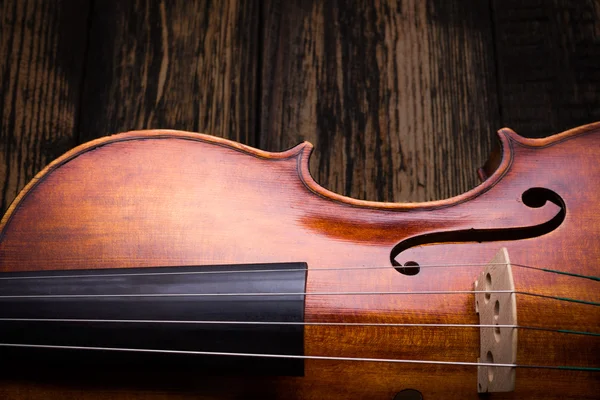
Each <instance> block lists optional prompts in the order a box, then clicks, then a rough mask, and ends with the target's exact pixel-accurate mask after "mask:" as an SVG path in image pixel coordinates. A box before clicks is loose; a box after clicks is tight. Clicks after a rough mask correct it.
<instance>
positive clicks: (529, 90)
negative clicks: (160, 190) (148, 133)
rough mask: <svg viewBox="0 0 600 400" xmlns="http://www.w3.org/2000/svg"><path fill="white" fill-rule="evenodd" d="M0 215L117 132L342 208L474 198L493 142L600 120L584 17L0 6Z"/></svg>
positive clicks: (364, 2)
mask: <svg viewBox="0 0 600 400" xmlns="http://www.w3.org/2000/svg"><path fill="white" fill-rule="evenodd" d="M0 21H1V27H0V34H1V35H0V113H1V118H0V211H4V210H6V208H7V207H8V205H9V204H10V202H11V201H12V200H13V199H14V197H15V195H16V194H17V192H18V191H19V190H20V189H21V188H22V187H23V186H24V185H25V184H26V183H27V182H28V181H29V180H30V179H31V178H32V177H33V176H34V175H35V174H36V173H37V172H38V171H39V170H40V169H41V168H43V167H44V166H45V165H46V164H47V163H48V162H49V161H51V160H52V159H54V158H56V157H58V156H60V155H61V154H62V153H64V152H65V151H67V150H69V149H70V148H73V147H74V146H76V145H77V144H80V143H82V142H85V141H88V140H90V139H93V138H97V137H100V136H104V135H108V134H112V133H117V132H122V131H126V130H131V129H144V128H171V129H182V130H189V131H195V132H204V133H209V134H213V135H218V136H223V137H227V138H231V139H235V140H237V141H241V142H243V143H246V144H250V145H252V146H255V147H259V148H262V149H266V150H272V151H278V150H284V149H286V148H289V147H291V146H293V145H295V144H297V143H299V142H300V141H302V140H309V141H311V142H312V143H313V144H314V145H315V146H316V150H315V153H314V155H313V158H312V160H311V171H312V173H313V174H314V176H315V178H316V179H317V181H318V182H320V183H321V184H322V185H323V186H325V187H327V188H328V189H330V190H333V191H336V192H338V193H342V194H345V195H350V196H353V197H356V198H359V199H369V200H380V201H423V200H431V199H440V198H446V197H449V196H453V195H456V194H459V193H461V192H464V191H466V190H468V189H470V188H472V187H474V186H475V185H477V184H478V180H477V175H476V169H477V168H478V167H479V166H481V165H482V164H483V163H484V161H485V160H486V158H487V155H488V153H489V151H490V149H491V146H492V143H493V142H494V141H495V131H496V130H497V129H499V128H501V127H503V126H508V127H511V128H513V129H515V130H516V131H517V132H518V133H520V134H522V135H523V136H528V137H540V136H547V135H549V134H552V133H557V132H560V131H563V130H565V129H568V128H571V127H574V126H577V125H581V124H585V123H589V122H593V121H598V120H600V0H429V1H425V0H404V1H399V0H398V1H391V0H390V1H388V0H381V1H369V0H361V1H344V0H335V1H318V0H293V1H281V0H280V1H276V0H267V1H259V0H247V1H241V0H223V1H210V0H197V1H196V0H173V1H166V0H163V1H159V0H156V1H154V0H0Z"/></svg>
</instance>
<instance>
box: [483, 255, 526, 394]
mask: <svg viewBox="0 0 600 400" xmlns="http://www.w3.org/2000/svg"><path fill="white" fill-rule="evenodd" d="M499 290H510V291H511V292H510V293H492V292H493V291H499ZM514 290H515V283H514V281H513V276H512V269H511V265H510V260H509V258H508V252H507V250H506V248H504V247H503V248H502V249H501V250H500V251H499V252H498V253H497V254H496V256H495V257H494V258H493V259H492V260H491V261H490V262H489V263H488V265H487V266H486V267H485V268H484V270H483V272H481V273H480V274H479V277H478V278H477V280H476V281H475V291H478V292H481V293H475V311H476V312H477V313H478V314H479V324H480V325H513V327H506V328H500V327H490V328H487V327H480V328H479V332H480V354H479V358H478V359H477V362H479V363H490V364H515V363H516V360H517V328H516V325H517V302H516V296H515V293H514ZM485 292H488V293H485ZM515 375H516V371H515V367H493V366H485V365H480V366H478V367H477V382H478V383H477V391H478V392H479V393H487V392H511V391H513V390H514V389H515Z"/></svg>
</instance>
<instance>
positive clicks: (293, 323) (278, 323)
mask: <svg viewBox="0 0 600 400" xmlns="http://www.w3.org/2000/svg"><path fill="white" fill-rule="evenodd" d="M0 322H67V323H114V324H121V323H133V324H174V325H177V324H182V325H275V326H340V327H342V326H362V327H391V328H415V327H423V328H514V329H524V330H536V331H545V332H554V333H563V334H571V335H587V336H600V333H596V332H585V331H573V330H569V329H552V328H544V327H537V326H526V325H516V324H428V323H382V322H297V321H227V320H218V321H217V320H154V319H84V318H0Z"/></svg>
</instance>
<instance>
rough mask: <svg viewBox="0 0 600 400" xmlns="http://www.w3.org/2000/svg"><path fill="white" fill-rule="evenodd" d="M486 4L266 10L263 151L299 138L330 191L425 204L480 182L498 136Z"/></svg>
mask: <svg viewBox="0 0 600 400" xmlns="http://www.w3.org/2000/svg"><path fill="white" fill-rule="evenodd" d="M490 18H491V17H490V9H489V4H487V3H486V2H469V1H462V0H454V1H447V0H440V1H431V2H423V1H420V0H411V1H404V2H396V1H391V0H390V1H381V2H377V3H373V2H371V1H359V2H346V1H342V0H338V1H334V2H331V3H327V5H324V4H323V2H319V1H311V0H305V1H294V2H284V1H276V0H272V1H268V2H266V5H265V29H264V30H265V33H264V35H265V48H264V52H263V54H264V57H263V68H262V90H261V91H262V111H261V128H262V131H263V135H262V136H261V141H260V145H261V148H264V149H269V150H278V149H282V148H287V147H290V146H292V145H294V144H296V143H298V142H299V141H301V140H309V141H311V142H312V143H313V144H314V145H315V147H316V151H315V154H314V155H313V157H312V161H311V172H312V173H313V175H314V177H315V179H316V180H317V181H318V182H319V183H321V184H322V185H323V186H325V187H327V188H328V189H330V190H333V191H335V192H338V193H341V194H345V195H350V196H353V197H357V198H359V199H369V200H380V201H422V200H430V199H440V198H446V197H449V196H452V195H455V194H459V193H461V192H463V191H465V190H467V189H469V188H471V187H473V186H475V185H476V184H477V183H478V180H477V175H476V169H477V168H478V167H480V166H481V164H482V163H483V162H484V161H485V160H486V158H487V156H488V152H489V151H490V147H491V142H492V141H494V140H495V131H496V130H497V129H498V128H500V126H499V117H498V107H497V103H496V89H495V81H496V77H495V74H494V59H493V54H494V51H493V42H492V28H491V26H490V21H491V19H490Z"/></svg>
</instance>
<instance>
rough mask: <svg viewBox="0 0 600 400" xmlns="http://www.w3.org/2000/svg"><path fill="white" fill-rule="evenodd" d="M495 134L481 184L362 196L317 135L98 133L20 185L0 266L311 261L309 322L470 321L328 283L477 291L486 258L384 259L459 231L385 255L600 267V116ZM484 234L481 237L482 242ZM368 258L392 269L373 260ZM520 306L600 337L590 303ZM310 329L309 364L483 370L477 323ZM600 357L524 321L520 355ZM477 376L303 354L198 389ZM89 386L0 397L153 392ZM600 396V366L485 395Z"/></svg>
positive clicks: (321, 386) (569, 361) (311, 387)
mask: <svg viewBox="0 0 600 400" xmlns="http://www.w3.org/2000/svg"><path fill="white" fill-rule="evenodd" d="M498 138H499V140H500V143H501V147H500V148H499V150H498V153H497V155H499V157H495V158H494V157H492V158H491V159H490V160H491V161H490V163H489V164H488V165H486V167H485V168H483V169H482V170H481V171H480V174H481V176H482V177H484V178H486V179H485V181H484V182H483V183H482V184H481V185H480V186H478V187H476V188H475V189H473V190H471V191H469V192H467V193H464V194H462V195H460V196H457V197H454V198H450V199H447V200H443V201H435V202H428V203H410V204H396V203H376V202H366V201H359V200H354V199H351V198H346V197H343V196H340V195H337V194H335V193H332V192H329V191H327V190H325V189H323V188H322V187H320V186H319V185H317V184H316V183H315V181H313V179H312V178H311V176H310V174H309V173H308V158H309V155H310V152H311V150H312V146H311V145H310V144H309V143H303V144H300V145H298V146H296V147H294V148H292V149H290V150H288V151H285V152H282V153H268V152H264V151H261V150H257V149H254V148H250V147H247V146H244V145H241V144H238V143H235V142H231V141H227V140H224V139H218V138H214V137H211V136H207V135H200V134H196V133H189V132H179V131H165V130H163V131H134V132H128V133H123V134H120V135H115V136H110V137H106V138H102V139H99V140H96V141H93V142H90V143H88V144H85V145H83V146H80V147H78V148H76V149H74V150H72V151H70V152H69V153H67V154H66V155H65V156H63V157H62V158H60V159H58V160H57V161H55V162H53V163H52V164H51V165H49V166H48V167H47V168H46V169H45V170H44V171H42V172H41V173H40V174H39V175H38V176H37V177H36V178H35V179H34V180H33V181H32V182H31V183H30V184H29V185H28V186H27V187H26V189H25V190H24V191H23V192H22V193H21V194H20V195H19V197H18V198H17V200H16V201H15V202H14V203H13V204H12V206H11V207H10V209H9V211H8V213H7V214H6V215H5V216H4V218H3V220H2V225H1V226H0V229H1V230H0V268H1V269H2V270H3V271H35V270H39V269H81V268H123V267H151V266H185V265H202V264H211V265H212V264H242V263H256V262H260V263H268V262H306V263H307V264H308V277H307V286H306V291H307V296H306V302H305V320H306V321H307V322H385V323H436V324H449V323H453V324H476V323H478V320H477V314H476V313H475V305H474V296H473V294H443V295H422V294H421V295H419V294H414V295H390V294H379V295H326V294H320V293H331V292H391V291H409V292H420V291H431V290H444V291H446V290H447V291H458V290H461V291H464V290H467V291H468V290H472V289H473V282H474V280H475V278H476V277H477V275H478V274H479V272H480V270H481V268H482V267H478V266H468V265H465V266H462V267H451V268H421V270H420V272H419V273H418V274H416V275H413V276H408V275H404V274H401V273H400V272H398V271H397V270H396V269H394V268H393V267H392V264H391V260H390V258H391V257H392V252H393V251H394V249H395V248H396V249H397V248H398V247H397V246H398V245H399V244H401V243H403V241H404V240H406V239H409V238H413V237H417V236H422V235H426V234H438V235H437V236H435V235H434V236H430V237H432V238H438V239H436V240H434V242H436V241H441V239H439V238H447V237H448V235H449V234H448V232H450V235H452V232H469V231H470V230H474V231H471V232H475V234H474V235H475V236H474V237H473V235H471V236H468V235H467V236H465V235H464V234H459V235H458V236H455V237H456V238H468V242H463V240H466V239H456V240H450V241H449V242H448V240H446V239H444V240H443V241H444V243H439V244H435V243H431V242H423V243H420V244H421V245H420V246H416V247H410V248H407V249H403V251H401V252H400V253H399V254H396V252H395V253H394V254H393V255H394V256H395V258H396V260H398V262H400V263H404V262H407V261H414V262H417V263H419V264H420V265H440V264H442V265H457V264H482V263H486V262H488V261H489V260H491V259H492V258H493V256H494V254H495V253H496V252H497V251H498V250H499V249H500V248H501V247H506V248H507V250H508V253H509V255H510V258H511V260H512V262H513V263H515V264H525V265H531V266H536V267H541V268H549V269H554V270H562V271H568V272H572V273H576V274H583V275H593V276H597V275H598V265H597V261H598V260H599V259H600V246H598V242H597V240H598V239H597V238H598V236H599V234H600V215H599V214H598V207H597V193H598V185H599V180H598V176H599V175H600V168H599V167H598V163H597V158H598V144H599V143H600V125H598V124H592V125H587V126H584V127H580V128H578V129H573V130H571V131H567V132H564V133H562V134H559V135H555V136H552V137H549V138H546V139H535V140H534V139H524V138H522V137H520V136H518V135H517V134H515V133H514V132H512V131H511V130H509V129H503V130H501V131H500V132H499V134H498ZM493 160H497V162H493ZM532 188H543V189H547V190H549V191H552V192H554V193H556V194H557V195H558V196H559V198H560V201H559V202H558V203H559V204H554V203H551V202H546V203H545V204H543V205H540V206H539V207H535V208H532V207H530V206H528V205H527V204H526V201H524V200H523V193H525V192H527V191H528V190H530V189H532ZM561 207H562V208H563V210H564V213H565V214H564V220H562V222H561V223H560V224H559V225H558V227H554V228H552V229H545V230H544V229H541V230H539V231H534V232H538V233H534V234H530V235H529V236H528V235H519V232H529V231H528V230H527V229H528V228H530V227H533V226H544V224H546V225H548V224H547V223H548V221H552V220H554V219H555V218H556V216H557V215H559V213H560V212H561V211H560V210H561ZM507 232H511V233H510V234H507ZM477 234H482V235H484V236H485V240H482V241H481V243H479V239H478V238H477V236H476V235H477ZM461 235H462V236H461ZM494 235H497V236H494ZM484 236H482V238H483V237H484ZM523 236H526V237H523ZM452 237H453V236H450V238H452ZM494 237H498V238H499V239H498V240H493V238H494ZM375 266H389V268H387V269H367V268H364V267H375ZM332 268H345V269H344V270H331V269H332ZM513 273H514V279H515V285H516V288H517V290H518V291H523V292H534V293H539V294H545V295H551V296H561V297H568V298H576V299H580V300H585V301H593V302H598V301H600V297H599V295H598V293H599V291H598V283H597V282H595V281H592V280H587V279H582V278H577V277H572V276H564V275H557V274H551V273H548V272H541V271H536V270H530V269H523V268H519V267H515V269H514V271H513ZM517 312H518V323H519V324H520V325H525V326H541V327H548V328H556V329H570V330H577V331H590V332H599V331H600V317H599V313H598V311H597V307H595V306H592V305H586V304H577V303H572V302H565V301H558V300H553V299H543V298H537V297H531V296H527V295H521V294H519V295H517ZM304 334H305V342H304V352H305V354H306V355H308V356H334V357H368V358H389V359H392V358H393V359H411V360H439V361H467V362H476V361H477V357H478V354H479V348H478V346H479V332H478V330H477V329H472V328H448V327H436V328H431V327H356V326H347V327H339V326H307V327H305V332H304ZM598 354H600V345H599V344H598V340H597V337H593V336H582V335H570V334H564V333H550V332H545V331H528V330H523V331H519V343H518V356H517V363H518V364H524V365H571V366H583V367H598V366H599V364H600V362H599V361H600V360H599V358H598ZM232 380H233V383H232ZM105 383H106V384H107V385H108V384H109V383H108V382H105ZM188 383H189V382H188ZM476 385H477V371H476V367H472V366H447V365H417V364H410V365H409V364H394V363H379V362H349V361H345V362H342V361H325V360H307V361H306V363H305V376H304V377H301V378H252V379H249V378H235V379H234V378H227V379H225V378H222V379H213V378H203V377H196V379H195V381H194V382H193V383H191V384H190V390H194V391H195V392H196V393H195V394H193V395H189V396H195V397H197V396H198V392H199V393H200V394H201V395H202V396H206V398H239V397H240V396H241V397H244V398H246V397H253V396H262V397H263V398H298V399H323V398H332V399H333V398H340V399H391V398H392V397H393V396H394V395H395V394H396V393H397V392H399V391H401V390H403V389H407V388H414V389H417V390H419V391H421V392H422V394H423V397H424V398H425V399H427V400H429V399H441V398H443V399H465V398H477V396H478V395H477V387H476ZM148 387H150V386H148ZM94 388H95V389H90V388H84V389H82V388H81V387H80V386H78V385H76V384H74V383H72V382H71V383H70V384H69V382H66V383H65V382H61V383H60V384H59V383H50V384H49V383H46V384H44V385H41V386H40V385H38V384H34V383H32V382H27V381H25V383H23V382H22V381H13V380H5V381H2V386H1V387H0V394H2V395H4V397H9V398H17V397H18V396H19V394H22V393H29V394H30V395H31V396H32V397H35V396H37V397H39V398H52V397H54V398H65V396H72V397H77V398H87V397H89V398H115V397H118V396H120V398H138V397H139V398H142V397H144V396H148V393H144V391H145V390H148V389H144V387H143V386H142V389H140V390H133V389H128V388H123V387H121V388H120V389H114V388H113V387H112V386H111V391H110V392H107V391H106V390H107V389H102V390H101V389H97V386H94ZM181 388H182V387H179V389H181ZM80 390H81V391H80ZM112 390H117V392H113V391H112ZM599 391H600V378H599V377H598V373H597V372H579V371H563V370H540V369H518V370H517V376H516V390H515V392H513V393H505V394H498V395H496V394H495V395H494V396H493V398H520V399H521V398H540V399H542V398H543V399H549V398H556V399H558V398H577V399H582V398H595V397H596V396H597V393H598V392H599ZM153 395H154V396H157V398H163V397H164V398H169V397H170V396H175V395H174V394H172V393H169V392H161V393H154V394H153ZM178 396H182V397H186V396H188V395H187V394H182V393H180V394H178ZM202 396H201V397H202Z"/></svg>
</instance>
